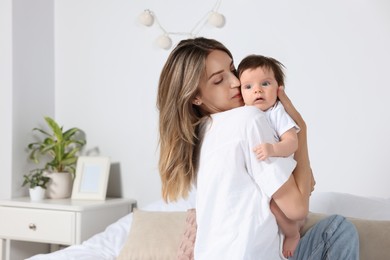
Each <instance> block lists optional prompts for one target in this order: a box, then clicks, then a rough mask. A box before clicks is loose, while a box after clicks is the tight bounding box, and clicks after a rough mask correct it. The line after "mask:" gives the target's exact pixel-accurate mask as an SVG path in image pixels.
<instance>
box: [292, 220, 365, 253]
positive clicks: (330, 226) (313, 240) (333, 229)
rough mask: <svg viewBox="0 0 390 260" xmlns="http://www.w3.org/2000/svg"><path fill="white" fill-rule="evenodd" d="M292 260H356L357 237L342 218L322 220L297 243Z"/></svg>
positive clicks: (354, 229) (350, 224)
mask: <svg viewBox="0 0 390 260" xmlns="http://www.w3.org/2000/svg"><path fill="white" fill-rule="evenodd" d="M290 259H294V260H358V259H359V236H358V233H357V230H356V228H355V226H354V225H353V224H352V223H351V222H349V221H348V220H346V219H345V218H344V217H343V216H340V215H332V216H329V217H327V218H325V219H322V220H321V221H319V222H318V223H317V224H315V225H314V226H313V227H312V228H310V229H309V230H308V231H307V232H306V234H305V235H304V236H303V237H302V238H301V240H300V241H299V244H298V247H297V248H296V250H295V252H294V256H293V257H292V258H289V260H290Z"/></svg>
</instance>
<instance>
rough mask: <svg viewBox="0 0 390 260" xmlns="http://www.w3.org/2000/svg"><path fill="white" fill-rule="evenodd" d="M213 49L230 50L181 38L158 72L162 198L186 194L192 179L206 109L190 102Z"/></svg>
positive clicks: (206, 41)
mask: <svg viewBox="0 0 390 260" xmlns="http://www.w3.org/2000/svg"><path fill="white" fill-rule="evenodd" d="M213 50H221V51H224V52H226V53H227V54H228V55H229V56H230V57H231V58H232V59H233V57H232V55H231V53H230V51H229V50H228V49H227V48H226V47H225V46H224V45H223V44H222V43H220V42H218V41H216V40H213V39H207V38H203V37H198V38H194V39H187V40H182V41H181V42H180V43H179V44H178V45H177V46H176V47H175V49H174V50H173V51H172V52H171V54H170V55H169V57H168V59H167V61H166V63H165V65H164V67H163V69H162V71H161V75H160V80H159V85H158V93H157V108H158V110H159V111H160V114H159V134H160V140H159V145H160V159H159V171H160V177H161V182H162V197H163V199H164V200H165V201H175V200H177V199H178V198H180V197H182V198H186V197H187V196H188V193H189V191H190V189H191V186H192V183H193V182H194V181H195V180H196V170H197V161H198V148H199V147H198V146H199V142H200V140H199V124H200V122H201V120H202V118H204V117H205V116H209V113H207V112H206V111H203V110H201V109H200V107H199V106H195V105H193V103H192V102H193V101H194V99H195V97H196V96H197V95H198V94H199V84H200V83H201V79H202V77H203V76H204V75H205V73H206V69H205V66H206V58H207V56H208V55H209V53H210V52H212V51H213Z"/></svg>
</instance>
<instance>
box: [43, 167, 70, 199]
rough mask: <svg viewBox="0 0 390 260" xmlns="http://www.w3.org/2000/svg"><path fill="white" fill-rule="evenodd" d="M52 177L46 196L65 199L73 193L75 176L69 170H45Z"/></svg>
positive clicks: (46, 174)
mask: <svg viewBox="0 0 390 260" xmlns="http://www.w3.org/2000/svg"><path fill="white" fill-rule="evenodd" d="M45 176H48V177H50V181H49V183H48V185H47V186H46V196H47V197H48V198H50V199H65V198H69V197H70V196H71V195H72V188H73V178H72V174H70V173H68V172H45Z"/></svg>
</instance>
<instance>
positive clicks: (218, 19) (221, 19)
mask: <svg viewBox="0 0 390 260" xmlns="http://www.w3.org/2000/svg"><path fill="white" fill-rule="evenodd" d="M208 22H209V24H211V25H212V26H215V27H217V28H222V27H223V26H224V25H225V16H223V15H222V14H220V13H217V12H211V13H210V15H209V19H208Z"/></svg>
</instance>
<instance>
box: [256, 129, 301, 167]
mask: <svg viewBox="0 0 390 260" xmlns="http://www.w3.org/2000/svg"><path fill="white" fill-rule="evenodd" d="M297 149H298V135H297V132H296V130H295V128H291V129H290V130H288V131H286V132H285V133H284V134H283V135H282V136H281V137H280V141H279V142H277V143H274V144H269V143H264V144H260V145H258V146H256V147H255V148H254V152H255V153H256V157H257V159H259V160H266V159H267V158H268V157H287V156H290V155H292V154H293V153H294V152H295V151H296V150H297Z"/></svg>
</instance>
